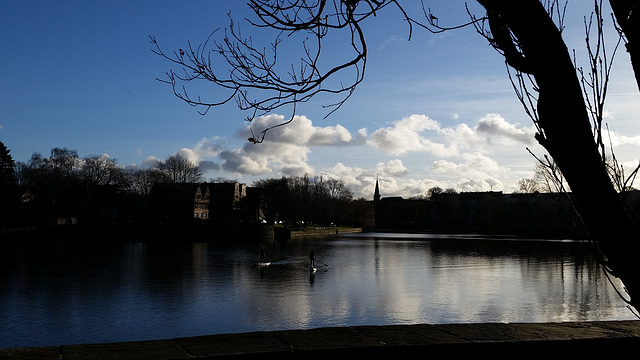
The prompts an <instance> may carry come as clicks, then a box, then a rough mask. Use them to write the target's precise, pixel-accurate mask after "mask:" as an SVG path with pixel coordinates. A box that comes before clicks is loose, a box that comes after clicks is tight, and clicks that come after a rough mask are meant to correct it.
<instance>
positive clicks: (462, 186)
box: [179, 113, 535, 198]
mask: <svg viewBox="0 0 640 360" xmlns="http://www.w3.org/2000/svg"><path fill="white" fill-rule="evenodd" d="M286 120H287V119H286V118H285V117H284V116H282V115H267V116H261V117H258V118H256V119H254V120H253V121H252V122H251V123H247V124H246V126H244V127H243V128H241V129H239V130H238V132H237V133H236V135H235V138H236V139H235V141H242V142H240V143H238V144H239V145H236V146H235V147H234V146H233V145H230V144H232V143H233V141H231V140H228V139H223V138H219V137H211V138H206V139H202V140H201V141H200V142H199V143H197V144H196V145H195V146H194V147H193V148H192V149H181V150H179V152H180V153H181V154H183V155H184V156H187V157H188V158H189V159H192V160H193V161H194V162H196V163H198V164H200V165H201V167H202V168H203V170H205V171H208V172H209V173H211V174H215V175H214V176H211V177H228V178H239V179H242V180H241V181H245V182H248V183H250V182H251V181H252V180H251V179H254V180H255V179H259V178H272V177H281V176H302V175H309V176H324V177H332V178H339V179H341V180H342V181H344V183H345V184H346V185H347V186H348V187H349V188H350V189H351V190H353V191H354V194H355V195H356V197H364V198H370V197H371V196H372V194H373V189H374V186H375V181H376V179H378V180H379V181H380V186H381V189H384V190H383V193H384V194H386V195H387V196H403V197H411V196H419V195H424V194H426V192H427V190H428V189H429V188H431V187H434V186H440V187H442V188H454V189H455V190H457V191H488V190H496V191H497V190H500V191H505V192H510V191H514V190H517V189H516V188H515V186H516V184H517V180H518V179H520V178H522V177H526V176H530V175H531V173H532V171H533V165H534V160H533V159H532V158H531V157H530V155H529V154H527V153H526V151H525V147H527V146H533V145H534V144H535V142H534V137H533V134H534V132H535V128H534V127H533V126H531V127H523V126H520V125H518V124H514V123H510V122H508V121H507V120H506V119H504V118H503V117H502V116H501V115H500V114H495V113H492V114H487V115H485V116H483V117H482V118H479V119H477V120H476V121H475V123H473V124H471V125H469V124H466V123H456V124H453V125H449V126H443V125H442V124H441V123H440V122H438V121H436V120H434V119H431V118H430V117H429V116H427V115H422V114H413V115H410V116H407V117H405V118H402V119H399V120H396V121H393V122H390V123H389V124H388V125H386V126H384V127H380V128H378V129H376V130H375V131H373V132H372V133H371V134H370V135H369V134H368V130H367V129H358V130H357V131H355V132H352V131H350V130H348V129H347V128H346V127H345V126H342V125H334V126H325V127H321V126H315V125H314V124H313V122H312V121H311V120H310V119H309V118H307V117H305V116H296V117H295V118H294V120H293V121H292V122H290V123H288V124H286V125H284V126H279V127H275V128H273V129H271V130H269V131H268V132H267V133H266V136H265V139H264V142H263V143H261V144H253V143H251V142H249V141H247V140H246V139H248V138H249V137H252V136H255V135H258V134H260V133H261V131H262V130H263V129H266V128H270V127H273V126H276V125H279V124H283V123H284V122H286ZM456 120H459V119H456ZM236 143H237V142H236ZM347 149H348V151H349V152H350V153H352V154H353V153H358V152H361V153H366V154H368V155H371V154H372V153H374V152H375V153H377V154H378V155H379V156H377V155H376V156H375V158H379V159H378V161H376V162H375V163H371V164H369V163H366V162H364V161H360V162H359V161H358V160H356V159H357V158H358V157H357V156H355V157H353V156H350V157H349V159H351V160H346V157H342V158H336V160H335V162H334V164H333V165H330V166H324V167H322V168H316V166H317V165H314V163H312V161H310V154H312V153H313V154H315V155H316V156H322V154H324V153H333V154H335V153H337V154H340V153H344V151H347ZM514 149H517V150H514ZM514 151H515V152H519V153H520V154H522V157H523V158H525V159H526V160H525V161H526V164H523V163H518V164H514V163H513V161H511V160H508V159H509V157H510V156H511V157H512V155H513V153H514ZM504 159H507V160H504ZM328 161H330V160H328ZM325 162H326V161H325Z"/></svg>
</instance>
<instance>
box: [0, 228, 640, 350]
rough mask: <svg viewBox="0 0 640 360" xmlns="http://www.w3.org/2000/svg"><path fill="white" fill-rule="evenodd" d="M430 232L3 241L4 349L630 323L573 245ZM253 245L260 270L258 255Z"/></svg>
mask: <svg viewBox="0 0 640 360" xmlns="http://www.w3.org/2000/svg"><path fill="white" fill-rule="evenodd" d="M426 237H427V235H416V234H412V235H406V234H405V235H401V234H375V236H373V235H372V234H358V235H350V236H341V237H338V238H332V239H306V240H294V241H284V242H274V241H271V242H268V243H260V242H258V241H230V242H224V243H171V242H166V243H144V242H122V243H91V242H87V243H64V242H37V243H22V244H4V245H3V251H2V254H3V255H0V256H2V259H0V260H2V265H0V266H1V267H0V271H1V272H0V309H2V311H1V312H0V347H8V346H34V345H60V344H72V343H86V342H107V341H127V340H142V339H159V338H171V337H178V336H194V335H202V334H215V333H231V332H242V331H255V330H275V329H296V328H312V327H321V326H349V325H363V324H370V325H380V324H410V323H463V322H547V321H587V320H614V319H615V320H618V319H633V316H632V314H631V313H630V311H629V310H627V309H626V307H625V304H624V302H623V301H622V300H621V299H620V298H619V297H618V295H617V294H616V293H615V290H614V288H613V287H612V286H611V284H609V282H608V280H607V279H606V278H605V277H604V275H603V273H602V271H601V270H600V269H599V268H598V266H597V264H596V263H595V261H594V259H593V258H592V257H591V256H589V254H588V253H587V252H586V250H585V248H584V246H582V245H581V244H579V243H574V242H547V241H545V242H542V241H513V240H509V239H498V240H496V239H487V238H483V237H469V236H452V235H448V236H442V235H440V236H437V237H434V236H430V237H429V238H426ZM426 240H428V241H426ZM262 245H266V246H267V248H268V252H267V257H268V261H271V265H270V266H268V267H258V266H257V265H256V262H257V260H258V256H259V249H260V248H261V246H262ZM311 248H313V249H315V250H316V252H317V254H318V255H317V267H318V270H317V272H316V273H312V274H310V273H309V271H308V256H307V255H308V253H309V250H310V249H311Z"/></svg>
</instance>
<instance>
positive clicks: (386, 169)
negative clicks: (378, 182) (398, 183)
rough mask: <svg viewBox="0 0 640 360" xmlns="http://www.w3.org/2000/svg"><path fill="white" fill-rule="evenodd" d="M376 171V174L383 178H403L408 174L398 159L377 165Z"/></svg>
mask: <svg viewBox="0 0 640 360" xmlns="http://www.w3.org/2000/svg"><path fill="white" fill-rule="evenodd" d="M376 169H377V171H378V173H379V174H380V175H383V176H395V177H403V176H405V175H407V174H408V173H409V170H408V169H407V168H406V167H405V166H404V164H403V163H402V160H400V159H395V160H390V161H388V162H386V163H378V165H377V166H376Z"/></svg>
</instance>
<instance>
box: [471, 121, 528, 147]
mask: <svg viewBox="0 0 640 360" xmlns="http://www.w3.org/2000/svg"><path fill="white" fill-rule="evenodd" d="M475 130H476V131H477V132H478V133H480V134H485V135H487V136H489V137H488V138H487V139H488V141H492V140H494V139H497V140H498V141H502V142H505V141H506V142H509V141H513V142H519V143H523V144H526V145H532V144H533V143H534V142H535V140H534V134H535V128H534V127H530V128H522V127H517V126H516V125H514V124H511V123H509V122H507V121H506V120H505V119H504V118H503V117H502V116H500V115H499V114H487V115H485V116H484V117H483V118H481V119H480V120H478V123H477V124H476V127H475Z"/></svg>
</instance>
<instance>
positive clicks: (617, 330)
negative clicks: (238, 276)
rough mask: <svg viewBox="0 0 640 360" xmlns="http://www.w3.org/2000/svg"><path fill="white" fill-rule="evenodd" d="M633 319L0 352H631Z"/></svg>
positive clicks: (638, 334) (638, 344) (169, 355)
mask: <svg viewBox="0 0 640 360" xmlns="http://www.w3.org/2000/svg"><path fill="white" fill-rule="evenodd" d="M638 349H640V321H606V322H579V323H576V322H574V323H540V324H502V323H499V324H452V325H394V326H353V327H341V328H321V329H312V330H284V331H262V332H252V333H241V334H223V335H211V336H199V337H188V338H176V339H170V340H154V341H136V342H125V343H109V344H88V345H65V346H55V347H38V348H9V349H0V359H16V360H24V359H42V360H48V359H51V360H53V359H56V360H60V359H62V360H67V359H122V360H128V359H194V358H195V359H227V358H234V359H235V358H259V357H267V358H277V359H294V358H300V359H305V358H306V359H309V358H314V359H315V358H322V359H325V360H332V359H331V356H355V355H358V356H372V355H376V356H419V357H421V358H425V357H430V356H435V355H438V356H439V357H441V356H455V355H466V356H469V355H471V356H478V355H489V356H491V357H492V358H493V359H495V358H507V357H508V358H513V357H519V356H522V355H527V356H552V357H555V356H557V355H565V354H566V355H571V356H575V355H591V356H595V355H598V356H616V355H617V356H621V355H624V356H635V355H634V352H637V351H638Z"/></svg>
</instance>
